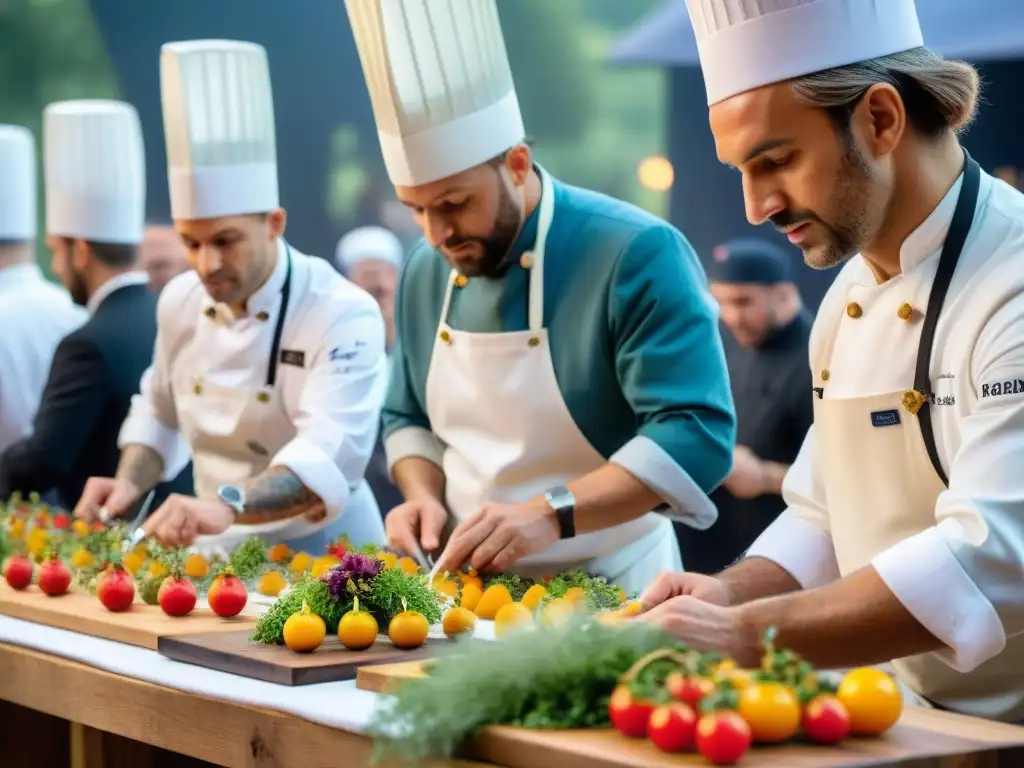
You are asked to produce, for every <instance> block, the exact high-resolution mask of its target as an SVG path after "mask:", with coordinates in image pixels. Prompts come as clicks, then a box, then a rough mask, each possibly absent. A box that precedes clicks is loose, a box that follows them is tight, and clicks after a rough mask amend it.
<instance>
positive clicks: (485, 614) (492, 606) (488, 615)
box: [475, 584, 512, 619]
mask: <svg viewBox="0 0 1024 768" xmlns="http://www.w3.org/2000/svg"><path fill="white" fill-rule="evenodd" d="M511 602H512V593H511V592H509V591H508V587H506V586H505V585H504V584H492V585H491V586H489V587H488V588H487V589H486V590H485V591H484V593H483V594H482V595H481V596H480V601H479V602H478V603H477V604H476V608H475V613H476V615H477V616H478V617H480V618H481V619H493V618H494V617H495V616H496V615H497V613H498V611H499V610H501V609H502V608H503V607H504V606H506V605H508V604H509V603H511Z"/></svg>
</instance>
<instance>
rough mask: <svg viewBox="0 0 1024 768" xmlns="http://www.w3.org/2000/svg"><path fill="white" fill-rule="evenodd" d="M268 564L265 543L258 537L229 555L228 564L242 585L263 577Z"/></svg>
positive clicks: (248, 540)
mask: <svg viewBox="0 0 1024 768" xmlns="http://www.w3.org/2000/svg"><path fill="white" fill-rule="evenodd" d="M269 562H270V561H269V560H268V559H267V542H266V541H264V540H263V539H261V538H259V537H258V536H252V537H250V538H248V539H246V540H245V541H243V542H242V543H241V544H239V545H238V546H237V547H236V548H235V551H234V552H232V553H231V559H230V562H229V564H230V565H231V568H232V569H233V570H234V572H235V575H236V576H237V577H238V578H240V579H241V580H242V582H243V583H245V584H250V583H251V582H252V581H253V580H254V579H258V578H259V577H260V576H262V575H263V572H264V571H266V569H267V564H268V563H269ZM300 607H301V604H300Z"/></svg>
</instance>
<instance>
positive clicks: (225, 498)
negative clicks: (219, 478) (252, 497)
mask: <svg viewBox="0 0 1024 768" xmlns="http://www.w3.org/2000/svg"><path fill="white" fill-rule="evenodd" d="M217 499H218V500H219V501H220V502H221V503H222V504H227V505H228V506H229V507H231V508H232V509H233V510H235V517H239V516H240V515H244V514H245V491H243V490H242V489H241V488H240V487H239V486H237V485H222V486H221V487H220V488H218V489H217Z"/></svg>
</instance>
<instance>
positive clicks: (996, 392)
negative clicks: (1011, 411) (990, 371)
mask: <svg viewBox="0 0 1024 768" xmlns="http://www.w3.org/2000/svg"><path fill="white" fill-rule="evenodd" d="M1021 393H1024V379H1010V380H1008V381H994V382H992V383H991V384H982V385H981V396H982V398H985V397H999V396H1000V395H1019V394H1021Z"/></svg>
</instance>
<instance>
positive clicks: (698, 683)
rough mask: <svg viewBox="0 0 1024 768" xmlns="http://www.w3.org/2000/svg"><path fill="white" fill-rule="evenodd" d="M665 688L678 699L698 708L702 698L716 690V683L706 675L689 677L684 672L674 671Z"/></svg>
mask: <svg viewBox="0 0 1024 768" xmlns="http://www.w3.org/2000/svg"><path fill="white" fill-rule="evenodd" d="M665 689H666V690H667V691H668V694H669V696H671V697H672V698H673V699H675V700H676V701H681V702H683V703H684V704H689V705H690V706H691V707H694V708H696V707H697V706H698V705H699V704H700V700H701V699H703V698H704V697H705V696H707V695H708V694H709V693H712V692H713V691H714V690H715V684H714V683H713V682H712V681H711V680H709V679H708V678H706V677H687V676H686V675H684V674H683V673H682V672H672V673H671V674H670V675H669V676H668V678H666V680H665Z"/></svg>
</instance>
